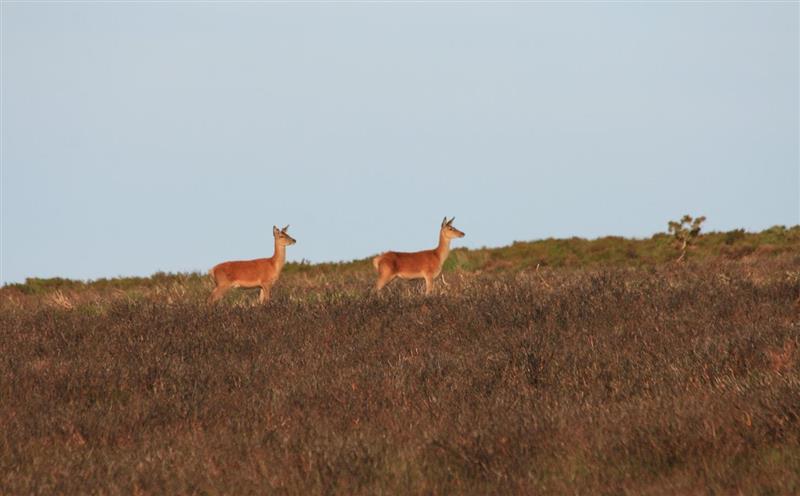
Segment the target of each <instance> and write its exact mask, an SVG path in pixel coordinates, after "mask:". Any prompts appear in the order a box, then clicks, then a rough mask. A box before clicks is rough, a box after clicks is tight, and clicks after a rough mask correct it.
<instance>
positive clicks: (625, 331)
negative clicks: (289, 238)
mask: <svg viewBox="0 0 800 496" xmlns="http://www.w3.org/2000/svg"><path fill="white" fill-rule="evenodd" d="M799 270H800V259H798V257H796V256H783V257H777V258H776V257H772V258H769V259H764V260H761V259H748V260H740V261H729V262H719V261H717V262H707V263H706V262H703V263H690V264H688V265H685V266H675V265H661V266H651V267H646V268H637V269H632V268H613V269H598V270H572V269H553V268H547V267H540V269H539V270H533V269H532V270H526V271H521V272H509V271H505V272H497V273H494V272H489V271H484V272H483V273H480V274H474V273H466V272H456V273H453V274H450V275H448V279H447V280H448V283H449V286H447V287H444V286H442V285H440V284H439V285H437V294H436V295H434V296H432V297H430V298H424V297H422V296H421V295H420V292H421V286H419V285H413V284H402V283H393V284H392V285H390V286H389V288H388V290H389V291H388V292H387V294H386V295H384V296H382V297H375V296H374V295H371V294H369V292H368V291H369V288H370V287H371V284H372V277H373V274H372V273H370V272H369V271H367V272H359V271H349V272H341V273H338V272H335V271H332V272H330V273H327V274H323V275H319V274H318V275H314V276H311V275H308V274H305V273H303V272H297V273H295V274H287V275H286V277H285V279H283V280H281V282H280V283H279V284H278V285H277V286H276V288H275V291H274V293H273V294H274V298H275V299H274V301H273V302H271V303H270V304H269V305H268V306H266V307H259V306H254V305H253V302H254V301H255V298H256V295H255V294H253V293H246V292H240V293H237V294H235V295H233V297H232V298H229V299H227V300H226V301H225V302H224V304H223V305H221V306H219V307H217V308H209V307H207V306H205V305H204V304H203V301H204V298H205V297H206V296H207V294H208V291H210V284H209V283H208V282H204V281H202V280H194V279H191V278H189V279H187V280H185V281H183V282H180V281H179V282H174V281H169V280H168V281H165V282H164V283H163V284H156V285H155V286H153V287H150V288H147V289H131V290H125V291H121V290H114V291H105V292H102V291H94V290H90V289H75V290H72V291H70V290H61V292H60V293H58V294H57V295H56V296H52V295H51V294H50V293H47V294H45V295H24V294H18V293H14V292H6V293H5V295H4V296H3V298H2V300H0V301H1V302H2V308H0V357H2V359H1V360H0V378H1V379H0V398H3V400H2V402H1V403H0V426H1V428H0V433H1V434H0V493H2V494H52V493H66V494H73V493H101V494H109V493H110V494H115V493H125V494H130V493H136V494H164V493H178V494H185V493H192V494H193V493H228V494H248V493H256V494H263V493H281V494H282V493H287V494H309V493H311V494H320V493H323V494H398V493H414V494H418V493H435V494H442V493H471V494H486V493H500V494H506V493H522V494H564V493H579V494H596V493H613V494H619V493H625V494H698V493H703V494H706V493H720V494H737V493H742V494H797V493H798V492H800V475H798V474H800V370H799V369H800V367H798V364H797V362H798V359H799V358H798V353H797V351H796V348H797V343H798V336H800V332H799V331H800V307H799V306H798V305H797V304H796V303H795V302H796V301H797V300H798V297H799V296H800V280H799V278H798V277H796V274H798V273H799V272H798V271H799Z"/></svg>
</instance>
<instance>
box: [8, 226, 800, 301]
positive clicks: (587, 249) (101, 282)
mask: <svg viewBox="0 0 800 496" xmlns="http://www.w3.org/2000/svg"><path fill="white" fill-rule="evenodd" d="M787 252H788V253H800V226H794V227H790V228H785V227H783V226H775V227H772V228H770V229H767V230H765V231H762V232H759V233H749V232H745V231H743V230H735V231H728V232H712V233H707V234H703V235H701V236H700V237H699V239H698V241H697V245H696V246H695V247H694V248H693V249H692V251H691V253H690V258H691V259H692V260H696V261H708V260H712V259H726V260H738V259H742V258H744V257H748V256H756V257H761V256H767V257H769V256H773V255H778V254H782V253H787ZM675 258H677V254H676V250H675V247H674V245H673V242H672V239H671V238H670V237H669V236H668V235H666V234H656V235H654V236H653V237H651V238H645V239H627V238H622V237H617V236H608V237H603V238H598V239H593V240H587V239H583V238H570V239H553V238H550V239H544V240H538V241H518V242H515V243H514V244H512V245H511V246H504V247H500V248H481V249H474V250H470V249H466V248H456V249H454V250H453V251H452V252H451V256H450V258H449V259H448V260H447V262H446V263H445V266H444V271H445V272H451V271H466V272H479V271H490V272H498V271H506V270H508V271H515V270H524V269H529V268H535V267H537V266H540V267H557V268H573V269H585V268H603V267H605V268H611V267H644V266H654V265H660V264H664V263H668V262H670V261H672V260H674V259H675ZM372 270H373V269H372V265H371V262H370V259H369V258H365V259H362V260H355V261H352V262H343V263H322V264H307V263H297V262H290V263H288V264H287V265H286V268H285V269H284V275H286V276H291V275H292V274H303V275H306V276H311V277H313V276H319V275H330V274H347V273H351V272H360V271H364V272H369V273H371V272H372ZM204 277H205V274H198V273H191V274H167V273H157V274H154V275H153V276H151V277H123V278H113V279H98V280H95V281H89V282H82V281H76V280H71V279H61V278H52V279H39V278H29V279H28V280H27V281H26V282H25V283H24V284H10V285H7V286H5V288H7V289H14V290H17V291H20V292H22V293H25V294H37V293H42V292H47V291H53V290H80V289H86V288H92V289H96V290H111V289H118V290H126V289H134V288H142V287H150V286H159V285H167V284H171V283H180V284H191V283H199V281H200V280H201V279H203V278H204Z"/></svg>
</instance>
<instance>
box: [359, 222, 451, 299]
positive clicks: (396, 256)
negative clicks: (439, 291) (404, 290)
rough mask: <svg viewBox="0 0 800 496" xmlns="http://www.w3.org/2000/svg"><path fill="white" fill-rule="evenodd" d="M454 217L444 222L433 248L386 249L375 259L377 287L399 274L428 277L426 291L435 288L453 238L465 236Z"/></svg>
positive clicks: (407, 276)
mask: <svg viewBox="0 0 800 496" xmlns="http://www.w3.org/2000/svg"><path fill="white" fill-rule="evenodd" d="M454 219H455V218H453V219H450V221H448V220H447V218H446V217H445V220H444V221H442V228H441V230H440V231H439V245H438V246H437V247H436V248H434V249H432V250H423V251H415V252H397V251H387V252H386V253H383V254H381V255H378V256H377V257H375V258H373V259H372V265H374V266H375V269H376V270H377V271H378V280H377V282H376V283H375V290H376V291H380V290H381V289H382V288H383V287H384V286H386V285H387V284H388V283H389V282H391V281H392V280H393V279H395V278H396V277H399V278H400V279H425V294H430V292H431V291H432V290H433V280H434V279H436V278H437V277H439V274H441V273H442V265H444V261H445V260H447V256H448V255H449V254H450V241H451V240H452V239H453V238H462V237H464V233H463V232H461V231H459V230H458V229H456V228H455V227H453V226H452V223H453V220H454Z"/></svg>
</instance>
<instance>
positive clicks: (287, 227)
mask: <svg viewBox="0 0 800 496" xmlns="http://www.w3.org/2000/svg"><path fill="white" fill-rule="evenodd" d="M287 229H289V224H286V227H284V228H283V229H281V232H286V230H287Z"/></svg>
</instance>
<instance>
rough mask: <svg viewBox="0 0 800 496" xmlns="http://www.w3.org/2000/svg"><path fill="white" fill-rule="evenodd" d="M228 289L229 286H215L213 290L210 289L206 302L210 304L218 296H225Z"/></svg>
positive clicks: (216, 299) (216, 300)
mask: <svg viewBox="0 0 800 496" xmlns="http://www.w3.org/2000/svg"><path fill="white" fill-rule="evenodd" d="M229 289H231V287H230V286H217V287H215V288H214V291H212V292H211V294H210V295H209V296H208V304H209V305H211V304H213V303H216V302H218V301H219V300H220V298H222V297H223V296H225V293H227V292H228V290H229Z"/></svg>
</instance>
